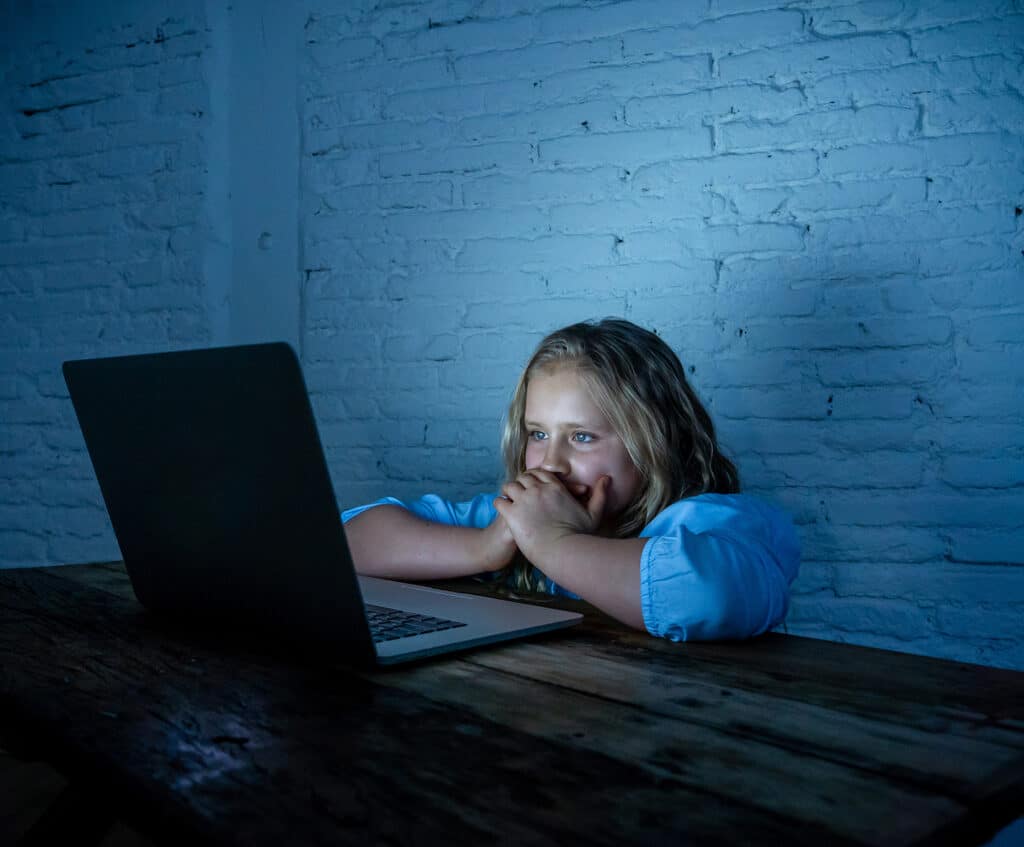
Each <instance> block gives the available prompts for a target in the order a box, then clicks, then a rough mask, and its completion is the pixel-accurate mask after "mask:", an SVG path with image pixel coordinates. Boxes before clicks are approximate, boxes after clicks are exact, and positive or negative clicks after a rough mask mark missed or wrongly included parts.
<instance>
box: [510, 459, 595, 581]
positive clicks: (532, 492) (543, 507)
mask: <svg viewBox="0 0 1024 847" xmlns="http://www.w3.org/2000/svg"><path fill="white" fill-rule="evenodd" d="M608 483H609V478H608V477H606V476H602V477H601V478H600V479H599V480H598V481H597V484H596V485H595V486H594V488H593V490H592V491H590V496H589V498H588V499H587V500H586V502H585V503H583V502H581V501H580V500H578V499H577V496H579V497H582V496H583V495H585V494H586V493H587V487H586V486H583V485H580V486H575V487H574V489H575V490H574V491H570V490H569V489H568V488H566V486H565V485H564V484H563V483H562V481H561V480H560V479H559V478H558V477H557V476H555V475H554V474H553V473H550V472H549V471H545V470H541V469H539V468H534V469H532V470H528V471H526V472H525V473H523V474H520V476H519V477H518V478H517V479H516V480H515V481H514V482H510V483H507V484H506V485H504V486H502V489H501V493H502V495H503V496H502V497H498V498H497V499H496V500H495V501H494V507H495V508H496V509H497V510H498V513H499V516H500V517H502V518H504V519H505V521H506V522H507V525H508V527H509V530H510V531H511V534H512V537H513V538H514V539H515V543H516V544H517V545H518V547H519V549H520V550H522V551H523V555H525V556H526V558H528V559H529V560H530V561H531V562H533V563H535V564H539V563H542V562H543V561H544V559H545V558H546V557H547V556H548V555H549V554H550V553H551V551H553V550H554V548H555V547H556V546H557V545H558V543H559V542H560V541H561V540H562V539H564V538H566V537H568V536H570V535H578V534H581V533H582V534H587V535H589V534H592V533H594V532H595V531H596V530H597V528H598V527H599V526H600V525H601V519H602V518H603V517H604V507H605V503H606V500H607V494H608Z"/></svg>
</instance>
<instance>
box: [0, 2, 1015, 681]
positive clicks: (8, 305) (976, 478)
mask: <svg viewBox="0 0 1024 847" xmlns="http://www.w3.org/2000/svg"><path fill="white" fill-rule="evenodd" d="M152 5H153V4H142V3H141V2H140V3H127V4H126V3H121V4H116V3H108V4H106V5H105V6H104V7H103V8H102V9H101V12H102V13H101V14H94V15H91V16H89V17H88V18H87V19H86V18H85V16H84V15H83V16H82V17H83V19H82V20H81V21H78V22H77V23H75V22H73V23H75V25H74V26H71V25H65V26H64V28H63V29H62V30H61V31H60V32H59V33H58V35H59V37H55V36H54V32H53V28H54V26H55V24H54V23H53V22H52V21H40V20H38V19H34V20H30V21H28V22H26V21H18V22H17V23H18V26H13V27H11V28H10V29H8V33H7V44H8V45H9V46H7V47H5V49H4V50H3V51H0V73H2V74H3V77H2V78H3V104H4V105H3V113H2V114H3V116H2V118H0V191H2V193H0V485H2V490H3V492H4V493H3V495H2V496H0V561H2V563H4V564H33V563H42V562H56V561H72V560H74V561H82V560H88V559H92V558H104V557H108V556H114V555H116V545H115V544H114V542H113V538H112V536H111V535H110V532H109V527H108V526H107V525H106V520H105V517H104V516H103V512H102V505H101V502H100V498H99V493H98V490H97V489H96V487H95V483H94V481H93V479H92V474H91V470H90V468H89V466H88V462H87V460H86V458H85V456H84V453H83V448H82V445H81V441H80V436H79V435H78V433H77V429H76V427H75V425H74V421H73V416H72V413H71V410H70V407H69V404H68V401H67V399H66V395H65V391H64V388H63V384H62V381H61V378H60V375H59V363H60V361H61V360H62V359H63V358H68V357H69V356H77V355H89V354H112V353H117V352H126V351H129V350H137V349H158V348H165V347H182V346H191V345H194V344H201V343H208V342H210V341H218V340H224V339H225V338H228V339H230V338H231V337H232V336H231V334H230V333H231V332H232V331H233V330H230V326H231V324H232V320H234V317H233V316H234V312H232V313H231V315H227V310H229V309H234V308H235V307H234V306H232V305H231V304H229V303H227V301H228V300H230V299H231V298H230V296H229V294H230V292H228V293H225V292H226V290H225V286H226V285H227V283H225V282H224V279H223V277H224V276H225V274H227V275H230V274H232V273H234V274H235V275H236V276H237V275H238V273H239V271H238V267H244V268H245V269H246V270H245V272H246V274H248V273H249V268H255V269H256V270H257V271H258V269H259V261H260V257H261V256H274V255H275V254H274V253H273V250H271V252H269V253H267V252H263V253H260V252H258V250H257V247H256V246H255V245H256V236H257V235H259V234H261V231H262V230H264V229H265V230H266V231H267V232H270V233H272V235H273V239H272V240H273V242H274V243H275V244H280V243H282V241H283V242H287V240H288V238H291V237H294V238H296V239H297V240H298V247H297V250H298V254H299V257H300V263H301V267H300V269H299V270H300V272H301V280H300V284H299V286H298V287H299V288H300V291H299V292H298V294H299V296H300V297H301V304H300V308H299V311H298V314H299V315H300V318H299V321H298V327H297V333H296V334H297V337H298V338H299V340H300V346H301V349H302V355H303V360H304V364H305V367H306V372H307V380H308V382H309V385H310V389H311V392H312V394H313V400H314V405H315V408H316V410H317V414H318V417H319V421H320V425H321V432H322V437H323V440H324V443H325V446H326V448H327V452H328V457H329V460H330V462H331V464H332V469H333V471H334V476H335V483H336V487H337V491H338V495H339V499H340V500H341V502H342V504H344V505H348V504H352V503H356V502H361V501H365V500H367V499H370V498H374V497H377V496H380V495H382V494H385V493H390V494H396V495H414V494H418V493H422V492H423V491H425V490H435V491H438V492H439V493H442V494H445V495H448V496H452V497H462V496H467V495H470V494H472V493H476V492H477V491H480V490H486V489H490V488H492V487H493V485H494V483H495V481H496V477H497V474H498V463H497V458H496V447H497V439H498V430H499V425H500V418H501V414H502V412H503V410H504V407H505V404H506V402H507V398H508V392H509V389H510V387H511V385H512V383H513V381H514V380H515V378H516V376H517V375H518V372H519V369H520V368H521V366H522V364H523V362H524V360H525V359H526V357H527V356H528V355H529V352H530V350H531V349H532V347H533V345H534V344H535V343H536V341H537V340H538V339H539V338H540V337H541V336H542V335H543V334H544V333H545V332H546V331H548V330H550V329H552V328H554V327H555V326H558V325H561V324H564V323H567V322H570V321H573V320H577V319H580V318H584V317H596V316H603V315H608V314H614V315H624V316H626V317H629V318H631V319H633V320H635V321H637V322H639V323H641V324H644V325H647V326H649V327H652V328H655V329H657V330H658V331H659V332H660V333H661V334H662V335H663V337H665V338H666V339H667V340H668V341H669V343H671V344H672V345H673V347H674V348H675V349H676V350H677V351H678V352H679V353H680V355H681V357H682V358H683V360H684V362H685V363H686V364H687V365H688V367H689V370H690V374H691V377H692V379H693V382H694V384H695V386H696V387H697V388H698V390H699V392H700V393H701V395H702V396H703V397H704V399H705V401H706V402H707V404H708V405H709V407H710V409H711V411H712V413H713V415H714V416H715V419H716V421H717V422H718V425H719V429H720V432H721V435H722V439H723V441H724V443H725V445H726V446H727V447H728V448H729V449H730V450H731V452H732V454H733V456H734V457H735V458H736V460H737V462H738V464H739V467H740V471H741V474H742V477H743V480H744V483H745V488H746V489H747V490H748V491H750V492H752V493H755V494H759V495H761V496H764V497H766V498H768V499H771V500H774V501H776V502H779V503H781V504H782V505H784V506H785V507H787V508H789V509H790V510H791V511H792V512H793V513H794V514H795V515H796V517H797V520H798V522H799V525H800V531H801V534H802V537H803V540H804V545H805V562H804V566H803V571H802V575H801V577H800V580H799V582H798V583H797V586H796V596H795V597H794V602H793V607H792V611H791V613H790V618H789V622H788V628H789V631H790V632H797V633H802V634H808V635H814V636H820V637H825V638H832V639H838V640H849V641H855V642H858V643H866V644H874V645H880V646H885V647H893V648H896V649H900V650H909V651H914V652H923V653H931V654H935V655H941V656H947V657H953V658H960V659H965V660H970V661H981V662H986V663H990V664H997V665H1004V666H1009V667H1019V668H1024V637H1022V635H1021V633H1022V630H1024V627H1022V625H1021V624H1022V623H1024V540H1022V539H1024V517H1022V516H1024V448H1022V447H1021V445H1022V444H1024V437H1022V436H1024V403H1022V396H1024V386H1022V383H1024V379H1022V371H1021V368H1020V365H1019V361H1020V356H1021V353H1022V352H1024V332H1022V329H1024V287H1022V270H1024V259H1022V256H1024V253H1022V251H1024V235H1022V224H1024V216H1022V215H1021V213H1020V212H1019V211H1018V210H1019V208H1020V207H1021V206H1022V205H1024V143H1022V141H1021V137H1022V130H1024V99H1022V94H1021V92H1022V91H1024V73H1022V70H1021V68H1022V67H1024V50H1022V45H1024V9H1022V6H1021V3H1020V2H1019V0H1016V2H1009V1H1008V0H1002V2H996V1H995V0H974V2H970V3H968V2H953V1H952V0H951V2H946V3H941V4H936V3H926V2H924V1H923V0H920V2H886V0H882V2H873V3H850V4H842V3H825V2H815V0H803V2H790V3H785V4H783V3H781V2H772V0H759V1H756V2H752V1H751V0H711V2H709V3H676V2H668V0H629V2H584V0H565V2H556V1H555V0H549V1H548V2H542V0H502V2H498V0H461V2H448V1H447V0H436V2H403V3H377V2H373V3H371V2H369V0H365V2H351V3H346V4H344V5H343V6H338V5H332V4H317V3H308V2H307V3H304V4H302V5H298V4H295V5H292V6H289V7H288V9H287V10H284V7H278V6H276V5H274V4H269V3H262V4H261V5H260V4H257V5H256V6H252V7H248V6H247V8H248V9H250V12H247V13H245V14H248V15H249V16H250V17H249V19H248V20H243V21H241V22H240V19H239V18H238V17H237V15H239V14H242V13H239V12H230V7H226V6H225V5H224V4H222V3H219V2H215V0H207V2H206V3H202V2H199V0H196V2H194V3H191V4H187V5H186V7H185V8H184V10H182V9H181V8H180V4H177V5H175V6H174V7H173V8H171V7H170V6H169V5H168V11H167V13H166V14H158V13H156V12H153V11H149V9H151V7H152ZM253 9H255V10H256V11H251V10H253ZM339 10H340V11H339ZM229 12H230V13H229ZM233 15H234V16H235V17H233ZM274 15H277V16H278V20H276V21H275V20H269V19H268V20H263V21H262V22H261V21H258V20H256V19H255V18H258V17H260V16H263V17H264V18H268V17H269V18H272V17H273V16H274ZM283 18H287V19H288V20H287V21H283V20H282V19H283ZM97 22H99V23H97ZM261 23H262V26H259V25H258V24H261ZM285 24H287V25H285ZM293 24H294V26H295V28H296V29H299V28H301V29H302V33H301V35H300V36H297V38H296V40H297V42H298V43H296V44H295V50H294V61H295V63H296V68H294V69H292V68H291V67H290V66H289V67H282V65H281V63H282V62H284V63H285V64H287V62H288V58H287V53H288V51H287V50H281V49H280V42H281V40H282V36H281V35H280V34H281V33H282V32H287V31H288V26H291V25H293ZM303 24H304V28H302V27H303ZM158 28H159V30H160V32H161V33H162V35H160V36H158ZM243 29H244V30H245V31H244V32H242V31H241V30H243ZM250 30H251V31H252V32H257V33H258V32H260V31H262V32H263V33H264V35H266V33H268V32H269V33H270V34H271V38H273V37H275V36H276V37H277V39H278V42H279V45H278V48H277V49H278V51H279V52H278V53H277V54H275V57H274V59H273V62H271V63H270V64H269V65H268V64H267V62H266V61H263V59H262V58H261V56H257V55H256V54H254V53H253V54H248V53H247V52H246V51H247V50H250V49H255V48H250V47H248V46H247V45H248V44H249V43H250V42H249V41H247V38H249V35H251V33H250V32H249V31H250ZM247 33H248V34H247ZM12 36H17V37H12ZM284 38H285V41H286V40H287V36H284ZM265 43H266V42H265ZM128 44H134V45H135V46H133V47H128V46H127V45H128ZM229 56H230V61H229V58H228V57H229ZM282 57H283V58H282ZM240 61H241V64H239V62H240ZM264 66H266V67H274V68H275V69H278V71H279V73H277V74H275V75H274V79H277V78H278V77H279V76H281V75H283V74H285V73H286V72H287V73H291V72H292V70H294V71H295V72H296V73H295V75H296V78H297V80H298V84H297V86H296V90H295V92H294V96H295V102H294V104H289V103H284V102H283V99H284V98H286V97H287V91H286V90H283V88H282V86H280V85H279V86H278V87H277V89H276V90H275V91H274V92H273V97H272V100H273V103H272V106H266V108H267V109H268V110H269V109H270V108H273V109H274V112H273V117H272V118H267V119H268V120H272V121H273V122H274V124H275V126H278V125H282V124H283V123H286V121H282V120H281V118H282V116H286V115H287V114H289V110H291V109H292V105H294V110H293V111H294V112H295V113H296V114H297V121H298V123H299V124H300V128H299V131H301V151H300V156H299V161H297V162H296V161H294V157H290V156H289V154H288V152H287V150H288V144H287V143H286V142H287V139H286V138H285V139H283V140H281V139H279V140H278V142H275V143H274V144H270V145H268V147H267V149H266V150H265V151H262V152H261V148H259V146H258V141H259V139H258V137H256V135H255V130H256V129H258V127H259V121H258V120H254V115H255V114H256V112H254V111H253V110H254V109H255V108H256V107H255V105H254V104H258V103H259V102H260V101H259V97H250V96H249V95H254V94H255V95H259V94H261V92H262V93H263V94H264V102H265V103H266V102H267V96H269V95H267V92H268V91H270V85H271V82H272V81H273V80H271V81H270V82H265V85H266V86H267V87H266V88H257V89H250V90H248V91H247V92H246V96H244V97H242V96H239V95H238V92H237V86H238V85H239V84H244V83H245V78H246V77H247V76H251V75H253V73H254V72H255V71H258V70H259V69H260V68H261V67H264ZM240 68H241V70H240ZM246 68H248V69H250V70H251V71H252V73H251V72H250V70H246ZM225 69H227V70H225ZM225 73H227V74H228V75H229V76H228V78H229V80H230V85H225V84H224V78H225V77H224V74H225ZM231 74H233V76H232V75H231ZM282 78H284V77H282ZM47 80H48V81H47ZM261 84H262V83H261ZM286 88H287V86H284V89H286ZM232 110H234V113H233V115H232ZM200 112H201V113H202V114H198V113H200ZM267 114H268V115H269V114H270V112H269V111H268V113H267ZM229 116H230V120H229ZM226 124H227V125H229V126H235V127H237V126H244V127H247V128H248V129H246V132H245V136H246V139H240V137H239V135H238V133H237V132H236V134H235V135H232V134H231V130H230V129H229V130H227V131H226V130H225V125H226ZM37 133H38V134H37ZM243 140H244V141H245V142H246V143H247V144H248V145H249V147H248V148H247V149H246V151H245V156H244V157H240V156H239V152H238V148H239V144H240V143H242V141H243ZM261 155H262V157H263V158H262V159H261V158H260V157H261ZM227 156H231V157H232V158H233V160H234V161H235V162H236V165H237V164H238V163H239V160H240V159H243V161H242V165H243V167H244V173H243V178H244V185H242V186H240V184H239V182H238V179H239V178H240V177H239V173H242V172H241V171H238V168H236V171H238V172H237V173H236V174H235V176H234V179H235V182H234V183H232V182H230V180H228V179H227V178H226V177H225V172H224V167H225V164H224V161H223V160H224V159H225V158H226V157H227ZM263 160H266V161H265V164H264V161H263ZM261 168H262V169H263V170H265V172H266V173H267V174H268V175H272V176H273V178H274V181H273V185H275V186H276V185H278V184H282V183H288V182H289V180H291V182H292V184H298V186H299V190H298V203H299V214H298V221H297V227H296V232H295V233H294V234H292V235H289V234H288V233H287V232H283V231H282V227H284V229H285V230H286V229H287V226H286V224H283V223H282V220H281V217H282V216H281V215H280V214H278V218H277V219H275V220H274V222H273V225H272V226H270V225H266V224H264V223H263V222H262V221H261V215H262V216H264V217H266V216H267V215H269V214H270V212H268V211H266V210H273V209H274V208H277V209H278V212H280V209H286V208H289V206H288V202H287V201H286V202H284V203H278V202H277V201H278V196H277V192H281V191H283V189H280V188H277V187H273V188H272V187H271V183H272V180H271V179H269V178H268V180H267V181H266V185H264V186H263V189H262V193H261V191H260V190H259V186H260V185H261V184H262V183H261V181H260V180H259V179H258V174H259V173H260V171H261ZM292 173H293V174H294V180H292V179H291V177H290V176H288V175H289V174H292ZM253 176H255V177H257V178H256V179H253V178H252V177H253ZM225 186H227V188H225ZM242 187H244V188H245V192H246V193H245V201H244V202H245V204H246V209H245V210H243V211H244V212H245V214H244V215H240V214H238V213H239V210H238V209H237V208H233V207H232V204H231V203H230V202H227V201H225V199H224V194H225V192H226V191H227V190H230V191H231V193H232V195H233V196H236V197H237V196H240V190H241V188H242ZM236 202H237V201H236ZM260 204H262V209H257V208H256V207H258V206H260ZM250 207H252V209H256V211H252V210H251V208H250ZM225 215H226V216H227V217H230V218H231V219H232V221H233V224H232V222H231V221H229V222H228V223H227V224H225V222H224V220H223V218H224V217H225ZM240 221H241V223H240ZM250 240H251V241H252V244H250ZM274 249H277V248H274ZM259 250H263V242H261V246H260V247H259ZM231 251H233V255H234V257H235V258H234V259H233V260H232V259H230V258H225V256H226V253H231ZM240 251H242V252H240ZM244 251H249V252H248V253H244ZM276 255H277V256H278V259H277V262H278V264H277V265H276V266H275V268H276V269H275V270H274V271H273V273H272V274H271V275H270V276H269V277H267V279H266V280H264V282H263V283H262V285H263V288H262V289H260V290H262V291H264V292H274V291H277V290H278V289H283V290H287V289H288V288H289V287H290V286H291V285H292V284H293V283H292V281H291V280H290V279H289V278H288V275H287V273H286V271H287V260H285V262H284V264H283V265H282V264H281V254H280V253H278V254H276ZM240 256H241V259H240V258H239V257H240ZM232 261H233V262H234V270H232ZM237 284H238V281H237V280H235V281H234V282H232V284H231V286H229V287H230V288H231V291H234V290H235V289H234V287H233V286H236V285H237ZM275 286H276V288H275ZM263 296H264V295H260V297H263ZM275 296H277V295H275ZM289 296H291V295H287V294H286V295H284V300H283V301H281V302H283V303H285V304H287V302H288V300H287V298H288V297H289ZM236 299H237V298H236ZM248 308H249V311H248V312H247V317H245V320H246V321H248V329H247V330H246V331H245V332H244V333H242V334H243V335H245V336H246V337H249V336H252V335H253V334H254V333H255V334H257V335H258V326H257V324H258V323H259V321H260V317H259V309H254V308H252V303H250V304H249V307H248ZM274 312H275V315H276V316H277V317H278V318H280V317H281V316H282V315H284V314H288V312H287V310H286V309H279V308H277V307H276V306H275V308H274ZM279 322H280V321H279ZM268 325H269V323H268ZM226 326H227V327H229V329H225V327H226ZM226 333H227V334H226Z"/></svg>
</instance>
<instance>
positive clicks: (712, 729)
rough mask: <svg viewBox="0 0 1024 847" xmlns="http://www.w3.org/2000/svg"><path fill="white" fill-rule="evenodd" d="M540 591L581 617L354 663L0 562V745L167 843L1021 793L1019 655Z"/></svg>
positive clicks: (880, 814) (770, 812)
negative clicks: (911, 644) (887, 644)
mask: <svg viewBox="0 0 1024 847" xmlns="http://www.w3.org/2000/svg"><path fill="white" fill-rule="evenodd" d="M447 587H452V586H451V585H448V586H447ZM461 587H463V588H468V589H470V590H473V591H477V592H481V593H493V591H494V590H495V589H493V588H490V587H484V586H481V585H479V584H475V583H474V584H472V585H470V584H467V583H462V584H461ZM554 602H556V604H557V605H561V606H564V607H567V608H580V609H582V610H584V611H585V613H586V615H587V618H586V620H585V622H584V623H583V624H582V625H581V626H579V627H575V628H573V629H570V630H564V631H561V632H558V633H553V634H550V635H545V636H540V637H536V638H533V639H529V640H527V641H523V642H515V643H510V644H507V645H499V646H491V647H488V648H484V649H480V650H477V651H473V652H468V653H463V654H457V655H453V656H447V657H440V658H434V659H430V660H427V661H424V662H420V663H416V664H413V665H409V666H400V667H398V668H394V669H389V670H386V671H367V670H358V669H352V668H346V667H344V666H342V665H337V664H334V663H331V662H324V661H322V660H312V659H310V657H304V656H298V655H296V654H295V652H294V651H292V652H290V653H289V652H288V651H273V650H268V649H266V648H258V647H254V646H252V645H251V644H250V645H247V644H246V643H245V641H244V640H238V639H228V640H223V639H217V638H213V637H211V635H210V634H209V633H197V632H196V631H194V630H193V629H190V628H189V627H186V626H169V625H168V624H166V623H165V622H161V621H159V620H158V619H155V618H154V617H153V616H152V615H150V614H149V613H147V612H146V611H145V610H143V609H142V607H141V606H140V605H139V604H138V602H137V601H136V600H135V597H134V594H133V593H132V591H131V586H130V584H129V582H128V579H127V576H126V574H125V572H124V570H123V567H122V566H120V565H119V564H117V563H108V564H101V565H87V566H67V567H60V568H37V569H26V570H9V571H0V736H2V738H0V741H2V742H3V743H4V744H6V745H11V744H17V745H20V746H22V747H23V748H30V749H31V750H32V751H33V752H34V753H35V754H37V755H40V756H42V757H44V758H47V759H49V760H50V761H51V762H52V763H53V764H55V765H56V766H57V767H59V768H60V769H61V770H63V771H64V772H65V773H66V774H67V775H68V776H69V777H70V778H71V779H72V780H75V779H79V780H87V781H89V783H90V784H92V785H94V786H99V787H101V788H102V792H103V796H104V797H108V798H110V802H111V803H113V804H114V805H115V806H116V807H117V812H118V814H119V815H121V816H122V817H124V819H125V820H128V821H130V822H131V823H133V825H136V826H139V827H140V828H142V829H144V831H146V832H147V834H148V835H150V836H151V837H152V838H154V840H157V841H167V842H168V843H170V842H173V841H177V840H179V839H180V838H182V837H184V836H187V837H189V838H190V839H192V840H194V841H197V842H200V843H202V842H206V843H239V844H279V843H284V842H288V843H308V844H319V843H331V844H344V843H366V842H371V841H372V842H389V843H392V842H393V843H402V844H404V843H410V844H433V843H442V842H443V843H451V842H452V841H453V840H459V841H467V840H468V841H470V843H477V842H482V841H484V840H486V841H488V842H493V841H499V842H502V843H514V844H548V843H565V842H570V843H571V842H577V841H586V842H588V843H590V844H621V843H623V842H626V843H638V842H643V843H645V844H652V843H654V844H660V843H667V842H668V841H669V840H671V841H672V843H680V842H682V843H698V844H719V843H721V844H734V843H736V842H737V841H743V842H745V843H764V842H781V840H782V839H785V841H786V843H787V844H805V843H806V844H814V845H818V844H824V843H828V844H835V845H842V844H868V845H882V844H894V845H897V844H963V843H967V844H970V843H983V842H984V841H985V840H987V838H989V837H991V835H992V833H993V832H995V831H996V830H998V829H999V828H1000V827H1002V826H1003V825H1005V824H1006V823H1008V822H1009V821H1010V820H1012V819H1013V818H1015V817H1017V816H1018V815H1019V814H1021V813H1022V811H1021V810H1022V805H1024V673H1018V672H1014V671H1007V670H999V669H993V668H988V667H984V666H980V665H970V664H963V663H957V662H949V661H943V660H939V659H931V658H926V657H921V656H912V655H907V654H901V653H894V652H889V651H883V650H874V649H870V648H863V647H854V646H851V645H842V644H835V643H831V642H825V641H818V640H813V639H807V638H798V637H795V636H786V635H779V634H770V635H766V636H763V637H761V638H758V639H755V640H752V641H749V642H742V643H716V644H673V643H670V642H667V641H663V640H658V639H654V638H650V637H648V636H646V635H644V634H642V633H639V632H634V631H632V630H629V629H628V628H626V627H624V626H622V625H620V624H618V623H616V622H614V621H612V620H610V619H608V618H606V617H604V616H603V615H601V614H600V613H598V612H596V611H595V610H593V609H591V608H590V607H586V606H584V605H583V604H579V603H573V602H572V601H554Z"/></svg>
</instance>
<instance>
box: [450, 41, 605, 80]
mask: <svg viewBox="0 0 1024 847" xmlns="http://www.w3.org/2000/svg"><path fill="white" fill-rule="evenodd" d="M621 61H622V42H621V39H618V38H595V39H588V40H587V41H582V42H573V43H570V44H566V43H557V44H531V45H528V46H525V47H521V48H519V49H517V50H500V51H494V52H488V53H475V54H470V55H466V56H454V57H453V67H454V71H455V77H456V78H457V79H459V80H461V81H464V82H470V83H472V82H483V81H487V80H507V79H509V78H510V77H526V78H531V79H545V78H547V77H550V76H552V75H554V74H557V73H563V72H565V71H572V70H579V69H581V68H587V67H590V66H592V65H609V64H619V63H621Z"/></svg>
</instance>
